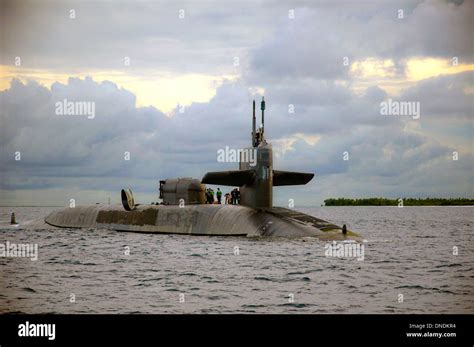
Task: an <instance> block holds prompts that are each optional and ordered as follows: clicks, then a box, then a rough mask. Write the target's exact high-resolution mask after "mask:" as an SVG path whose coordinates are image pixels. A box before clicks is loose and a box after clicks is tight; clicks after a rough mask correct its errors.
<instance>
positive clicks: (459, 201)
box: [324, 198, 474, 206]
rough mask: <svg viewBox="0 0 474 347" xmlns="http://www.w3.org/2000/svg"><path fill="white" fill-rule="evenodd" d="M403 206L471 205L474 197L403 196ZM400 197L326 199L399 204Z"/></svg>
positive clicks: (332, 203) (328, 201)
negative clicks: (423, 197)
mask: <svg viewBox="0 0 474 347" xmlns="http://www.w3.org/2000/svg"><path fill="white" fill-rule="evenodd" d="M402 200H403V206H471V205H474V199H466V198H456V199H442V198H425V199H413V198H403V199H402ZM398 203H399V200H398V199H386V198H362V199H345V198H337V199H326V200H324V205H325V206H398Z"/></svg>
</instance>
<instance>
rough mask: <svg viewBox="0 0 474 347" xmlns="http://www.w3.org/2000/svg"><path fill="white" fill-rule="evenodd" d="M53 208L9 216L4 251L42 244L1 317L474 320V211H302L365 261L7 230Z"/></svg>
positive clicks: (275, 246) (241, 241)
mask: <svg viewBox="0 0 474 347" xmlns="http://www.w3.org/2000/svg"><path fill="white" fill-rule="evenodd" d="M53 209H54V208H50V207H40V208H39V207H1V208H0V245H1V244H2V243H3V244H4V245H6V243H7V242H9V243H10V244H13V243H29V244H37V245H38V259H37V260H36V261H33V260H31V259H29V258H19V257H0V312H1V313H6V312H23V313H474V231H473V229H474V228H473V225H474V208H473V207H403V208H398V207H315V208H299V209H298V210H300V211H302V212H305V213H308V214H311V215H314V216H316V217H318V218H322V219H325V220H328V221H330V222H333V223H336V224H339V225H341V224H343V223H345V224H347V226H348V228H349V229H350V230H354V231H356V232H358V233H360V234H361V235H362V236H363V237H364V238H365V239H366V240H367V242H365V243H363V244H364V253H363V255H364V256H363V260H358V259H357V258H355V257H328V256H327V254H326V250H327V245H328V243H327V242H323V241H318V240H313V239H300V240H285V239H274V240H265V239H264V240H262V239H259V240H252V239H247V238H245V237H230V238H225V237H204V236H183V235H157V234H137V233H124V232H115V231H107V230H74V229H53V230H48V229H39V228H36V229H32V230H24V229H21V228H19V227H10V226H9V222H10V214H11V212H15V214H16V218H17V221H18V222H20V223H21V222H24V221H26V220H31V219H35V218H40V217H43V216H45V215H46V214H47V213H48V212H49V211H52V210H53ZM128 252H129V253H128ZM453 253H454V254H453Z"/></svg>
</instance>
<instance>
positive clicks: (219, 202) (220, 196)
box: [216, 188, 222, 205]
mask: <svg viewBox="0 0 474 347" xmlns="http://www.w3.org/2000/svg"><path fill="white" fill-rule="evenodd" d="M216 196H217V203H218V204H219V205H220V204H221V199H222V192H221V190H220V189H219V188H217V193H216Z"/></svg>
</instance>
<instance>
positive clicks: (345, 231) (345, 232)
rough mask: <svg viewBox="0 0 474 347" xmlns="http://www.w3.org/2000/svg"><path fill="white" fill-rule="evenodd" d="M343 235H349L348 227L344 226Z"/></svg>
mask: <svg viewBox="0 0 474 347" xmlns="http://www.w3.org/2000/svg"><path fill="white" fill-rule="evenodd" d="M342 234H343V235H347V227H346V225H345V224H344V225H343V226H342Z"/></svg>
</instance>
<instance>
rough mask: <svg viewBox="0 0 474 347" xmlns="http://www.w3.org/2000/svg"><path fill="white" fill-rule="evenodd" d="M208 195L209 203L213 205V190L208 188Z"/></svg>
mask: <svg viewBox="0 0 474 347" xmlns="http://www.w3.org/2000/svg"><path fill="white" fill-rule="evenodd" d="M209 193H210V194H211V196H210V198H209V199H210V201H209V203H210V204H213V203H214V189H212V188H209Z"/></svg>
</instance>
